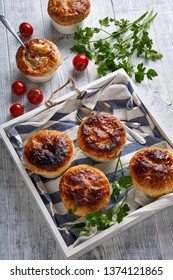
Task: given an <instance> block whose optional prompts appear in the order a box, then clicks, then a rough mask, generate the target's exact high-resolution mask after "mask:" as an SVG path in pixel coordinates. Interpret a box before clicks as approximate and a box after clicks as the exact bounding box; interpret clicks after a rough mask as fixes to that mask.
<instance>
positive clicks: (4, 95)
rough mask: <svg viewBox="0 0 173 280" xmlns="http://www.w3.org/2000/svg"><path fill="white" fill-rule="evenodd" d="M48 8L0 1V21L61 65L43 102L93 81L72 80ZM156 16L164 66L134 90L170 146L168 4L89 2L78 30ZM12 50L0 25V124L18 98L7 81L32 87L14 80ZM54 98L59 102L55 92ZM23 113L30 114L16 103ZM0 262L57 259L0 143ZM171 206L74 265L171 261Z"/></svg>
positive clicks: (172, 8) (90, 75)
mask: <svg viewBox="0 0 173 280" xmlns="http://www.w3.org/2000/svg"><path fill="white" fill-rule="evenodd" d="M47 2H48V1H47V0H42V1H34V0H30V1H18V0H16V1H15V2H14V1H12V0H2V1H1V3H0V13H1V14H4V15H5V16H6V17H7V18H8V20H9V21H10V23H11V25H12V26H13V27H14V29H15V30H16V31H17V30H18V26H19V24H20V23H21V22H24V21H26V22H29V23H31V24H32V25H33V27H34V35H33V37H35V38H38V37H40V38H47V39H50V40H52V41H53V42H55V43H56V44H57V45H58V47H59V50H60V52H61V54H62V57H63V64H62V66H61V67H60V68H59V71H58V72H57V74H56V76H55V78H53V79H52V80H51V81H50V82H47V83H44V84H40V85H39V87H40V88H41V89H42V90H43V92H44V95H45V98H47V97H48V96H49V94H50V92H52V91H53V90H55V89H56V88H58V87H59V86H60V85H62V84H63V83H64V82H66V80H67V78H68V76H69V75H72V76H73V78H74V79H75V82H76V84H77V85H78V86H79V87H80V86H83V85H85V84H87V83H88V82H90V81H94V80H95V79H97V78H98V76H97V74H96V71H95V66H94V65H93V64H92V63H90V65H89V67H88V69H87V71H85V72H84V73H82V74H78V75H76V74H75V72H74V71H73V68H72V58H73V56H74V54H72V53H71V52H70V47H71V46H72V45H73V37H72V36H64V35H61V34H59V33H57V32H56V31H55V30H54V29H53V27H52V25H51V23H50V19H49V17H48V14H47ZM151 9H154V11H155V12H158V15H157V17H156V19H155V20H154V23H153V24H152V26H151V29H150V34H151V36H152V37H153V40H154V45H155V48H156V49H157V50H159V51H160V52H161V53H162V54H163V59H162V60H160V61H157V62H155V63H154V65H153V64H152V65H153V68H155V69H156V70H157V72H158V74H159V75H158V77H156V78H155V79H154V80H153V81H148V80H145V81H144V82H143V83H142V84H140V85H139V84H138V85H137V86H138V88H139V90H140V97H141V99H142V100H145V103H146V104H147V107H148V108H149V109H150V111H151V112H152V114H153V115H154V118H155V119H156V121H157V122H158V123H159V124H160V126H161V129H163V130H164V131H165V133H166V134H167V136H168V137H169V139H171V142H172V141H173V125H172V116H173V106H172V102H173V96H172V88H173V64H172V57H173V20H172V14H173V0H167V1H160V0H140V1H134V0H121V1H118V0H112V1H111V0H102V1H99V0H91V13H90V16H89V17H88V18H87V19H86V21H85V25H86V26H87V25H88V26H95V25H96V24H97V22H98V19H100V18H104V17H106V16H109V17H117V18H128V19H135V18H136V17H138V16H140V15H141V14H143V13H144V12H145V11H147V10H151ZM18 47H19V44H18V42H17V41H16V40H15V39H14V37H13V36H12V35H11V33H10V32H9V31H7V30H6V29H5V27H4V26H3V25H2V24H1V23H0V63H1V67H0V95H1V101H0V109H1V110H0V112H1V114H0V123H1V124H2V123H5V122H7V121H8V120H10V118H11V117H10V115H9V107H10V105H11V104H12V103H14V102H18V101H19V98H17V97H15V96H14V95H13V94H12V93H11V84H12V82H13V81H15V80H18V79H22V80H23V81H25V82H26V84H27V86H28V88H31V87H33V86H35V84H33V83H31V82H29V81H27V80H25V79H24V77H22V76H21V74H20V73H19V71H18V69H17V68H16V63H15V53H16V51H17V49H18ZM60 94H65V90H62V91H61V93H60ZM20 102H23V103H24V104H25V106H26V107H25V111H30V110H32V109H34V108H35V106H34V105H33V106H31V105H29V104H28V103H27V102H26V96H23V97H21V98H20ZM0 155H1V157H0V158H1V160H0V178H1V179H0V193H1V198H0V259H49V260H51V259H63V255H62V252H61V250H60V248H59V246H58V245H57V243H56V242H55V240H54V237H53V235H52V233H51V232H50V230H49V228H48V226H47V224H46V223H45V221H44V220H43V218H42V215H41V214H40V213H39V210H38V207H37V205H36V204H35V201H34V200H33V198H32V197H31V195H30V193H29V192H28V190H27V188H26V186H25V184H24V181H23V179H22V177H21V176H20V174H19V172H18V171H17V169H16V168H15V166H14V163H13V162H12V160H11V158H10V156H9V154H8V152H7V150H6V149H5V147H4V145H3V143H2V142H1V141H0ZM172 211H173V206H171V207H169V208H167V209H165V210H163V211H160V212H159V213H157V214H155V215H153V216H151V217H150V218H148V219H147V220H145V221H142V222H140V223H139V224H137V225H135V226H133V227H131V228H130V229H128V230H127V231H124V232H123V233H121V234H119V235H118V236H116V237H114V238H112V239H111V240H109V241H107V242H105V243H103V244H102V245H101V246H99V247H97V248H95V249H93V250H92V251H90V252H89V253H87V254H85V255H83V256H82V257H80V259H105V260H109V259H120V260H126V259H173V215H172Z"/></svg>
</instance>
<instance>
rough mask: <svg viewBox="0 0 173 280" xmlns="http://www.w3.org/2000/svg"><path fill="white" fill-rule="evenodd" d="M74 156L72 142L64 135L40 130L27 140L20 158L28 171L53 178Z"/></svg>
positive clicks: (58, 132) (61, 171) (60, 172)
mask: <svg viewBox="0 0 173 280" xmlns="http://www.w3.org/2000/svg"><path fill="white" fill-rule="evenodd" d="M74 155H75V148H74V144H73V141H72V139H71V138H70V137H69V136H68V135H67V134H66V133H64V132H60V131H57V130H40V131H39V132H37V133H35V134H34V135H33V136H32V137H30V138H29V139H28V141H27V143H26V144H25V146H24V149H23V155H22V156H23V162H24V164H25V166H26V168H27V169H28V171H30V172H33V173H36V174H39V175H41V176H43V177H47V178H54V177H57V176H59V175H61V174H62V173H63V172H64V171H65V170H66V169H67V168H68V167H69V166H70V164H71V161H72V159H73V157H74Z"/></svg>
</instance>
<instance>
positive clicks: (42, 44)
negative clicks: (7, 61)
mask: <svg viewBox="0 0 173 280" xmlns="http://www.w3.org/2000/svg"><path fill="white" fill-rule="evenodd" d="M24 44H25V46H26V48H27V49H28V53H26V51H25V50H24V48H23V47H22V46H21V47H19V49H18V50H17V53H16V63H17V67H18V69H19V70H20V71H21V73H22V74H23V75H25V77H26V78H28V79H29V80H30V81H32V82H37V83H42V82H47V81H49V80H50V79H52V78H53V76H54V74H55V72H56V70H57V69H58V67H59V66H60V65H61V63H62V57H61V54H60V52H59V50H58V48H57V46H56V45H55V44H54V43H53V42H51V41H49V40H47V39H31V40H28V41H26V42H25V43H24Z"/></svg>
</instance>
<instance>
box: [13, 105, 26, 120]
mask: <svg viewBox="0 0 173 280" xmlns="http://www.w3.org/2000/svg"><path fill="white" fill-rule="evenodd" d="M24 108H25V107H24V106H23V105H22V104H20V103H14V104H13V105H11V107H10V114H11V116H12V117H14V118H16V117H19V116H21V115H23V114H24Z"/></svg>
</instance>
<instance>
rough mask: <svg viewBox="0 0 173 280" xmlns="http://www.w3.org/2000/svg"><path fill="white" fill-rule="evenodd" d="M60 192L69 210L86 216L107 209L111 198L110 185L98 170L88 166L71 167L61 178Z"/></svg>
mask: <svg viewBox="0 0 173 280" xmlns="http://www.w3.org/2000/svg"><path fill="white" fill-rule="evenodd" d="M59 191H60V195H61V199H62V202H63V203H64V206H65V207H66V209H67V210H71V211H73V210H74V206H75V204H76V203H77V210H76V211H75V213H74V214H75V215H77V216H85V215H86V214H89V213H91V212H93V211H100V210H102V209H104V208H105V206H106V205H107V204H108V202H109V198H110V183H109V181H108V179H107V177H106V176H105V175H104V173H103V172H102V171H100V170H99V169H98V168H95V167H93V166H90V165H87V164H81V165H78V166H73V167H70V168H69V169H68V170H67V171H66V172H65V173H64V174H63V175H62V177H61V180H60V184H59Z"/></svg>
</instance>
